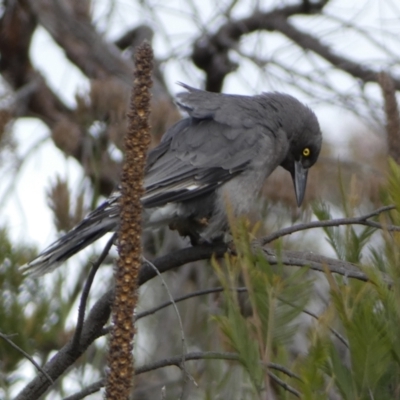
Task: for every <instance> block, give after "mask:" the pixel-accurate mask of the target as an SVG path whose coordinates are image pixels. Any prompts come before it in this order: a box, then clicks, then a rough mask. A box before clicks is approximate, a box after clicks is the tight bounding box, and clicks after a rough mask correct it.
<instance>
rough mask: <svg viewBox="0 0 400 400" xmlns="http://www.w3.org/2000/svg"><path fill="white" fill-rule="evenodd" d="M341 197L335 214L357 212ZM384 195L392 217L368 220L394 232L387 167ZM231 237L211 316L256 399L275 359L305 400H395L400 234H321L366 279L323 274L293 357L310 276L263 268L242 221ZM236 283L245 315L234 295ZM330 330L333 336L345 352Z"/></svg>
mask: <svg viewBox="0 0 400 400" xmlns="http://www.w3.org/2000/svg"><path fill="white" fill-rule="evenodd" d="M342 196H343V207H342V208H341V209H340V210H336V211H335V214H340V215H344V216H345V217H353V216H356V215H358V213H359V212H357V210H356V206H355V204H352V202H351V201H350V200H349V196H348V195H346V193H345V192H344V191H343V193H342ZM382 198H383V199H385V202H386V204H394V205H395V210H392V211H390V212H389V213H385V214H381V215H379V216H377V217H375V218H374V220H375V221H376V222H379V223H381V224H382V225H383V226H384V227H385V226H387V225H389V224H391V225H400V213H399V212H398V210H400V167H399V166H398V165H397V164H395V163H393V162H391V163H390V173H389V177H388V185H387V187H386V188H384V189H382ZM313 210H314V214H315V216H316V217H317V218H318V219H319V220H320V221H325V220H329V219H332V213H331V210H330V209H329V207H328V206H327V205H325V204H323V203H318V204H316V205H314V208H313ZM233 231H234V239H235V247H236V253H237V254H236V255H235V256H226V258H225V260H224V265H222V264H220V263H218V262H217V261H215V260H214V267H215V270H216V271H217V274H218V277H219V279H220V281H221V282H222V284H223V286H224V288H225V294H224V296H225V297H224V300H225V302H224V307H225V312H224V314H223V315H219V316H217V317H215V318H216V320H217V322H218V324H219V327H220V329H221V331H222V333H223V334H224V337H225V339H226V343H227V345H228V347H229V349H230V350H234V351H236V352H237V353H238V354H239V355H240V361H241V364H242V366H243V367H244V369H245V371H247V373H248V374H249V376H250V379H251V381H252V382H253V384H254V387H255V389H256V390H257V392H258V393H259V396H260V398H261V397H262V393H263V391H264V390H265V389H266V387H267V385H271V382H272V380H271V378H268V375H267V372H268V371H270V372H272V370H271V369H266V368H265V366H266V365H267V364H268V363H271V362H273V363H277V364H280V365H281V366H282V367H284V368H286V369H287V370H289V371H291V372H292V373H294V374H296V376H291V377H289V376H288V375H286V374H284V373H283V372H276V371H275V370H274V371H273V373H274V374H276V375H277V376H278V377H279V379H281V380H282V381H283V382H285V383H286V384H287V385H289V386H290V387H291V388H293V389H294V390H297V391H298V392H299V393H300V396H301V398H302V399H307V400H321V399H322V400H323V399H331V398H333V397H334V398H339V399H344V400H364V399H365V400H370V399H380V400H386V399H387V400H389V399H400V340H399V326H400V232H388V231H386V230H385V229H383V230H377V229H376V228H372V227H364V226H354V225H349V226H341V227H329V228H324V229H323V231H324V233H325V236H326V238H327V242H328V244H329V245H330V247H331V248H332V249H333V251H334V253H335V254H336V256H337V258H338V259H339V260H343V261H345V262H351V263H353V264H355V265H357V266H359V268H360V269H361V270H362V271H363V272H364V273H365V274H366V275H367V277H368V278H369V281H368V282H361V281H357V280H354V279H347V278H344V277H342V276H337V275H333V274H331V273H330V272H329V270H328V269H327V270H326V273H325V278H326V279H325V282H323V280H321V279H319V280H318V282H317V284H318V285H325V286H326V287H327V290H326V295H325V296H323V301H324V304H325V305H324V309H323V310H322V312H321V311H320V313H319V315H318V317H317V318H314V319H313V320H312V321H311V322H310V321H309V320H308V321H309V322H308V323H307V326H308V328H307V329H306V331H305V335H304V336H303V339H304V338H305V340H304V343H305V345H304V348H303V349H300V350H299V349H298V348H297V350H296V351H293V349H294V348H295V339H296V335H295V334H296V332H298V331H299V321H300V320H302V319H305V318H302V317H301V315H302V311H303V310H304V309H305V308H306V306H307V304H308V302H309V301H312V300H314V302H315V293H313V290H312V285H311V283H312V282H311V280H310V274H309V271H308V269H307V268H298V269H290V270H288V269H286V268H284V267H283V266H282V265H280V264H279V262H278V265H276V266H275V265H274V266H271V265H269V264H268V263H267V262H266V260H265V257H263V254H262V253H261V252H257V251H256V250H255V248H253V247H252V245H251V239H252V237H253V236H252V234H249V233H248V226H246V225H245V224H244V223H243V222H239V223H237V224H235V226H234V228H233ZM278 259H279V257H278ZM319 277H322V275H321V274H319ZM243 283H244V284H245V286H246V287H247V290H248V303H249V305H250V308H251V312H250V316H248V315H249V313H247V314H246V313H245V312H243V306H242V304H241V302H240V301H239V298H238V296H237V294H236V292H235V291H234V290H233V288H234V287H237V286H239V285H243ZM299 316H300V317H299ZM332 329H335V330H336V331H338V332H340V334H341V336H342V337H344V339H345V345H344V344H343V343H341V342H339V341H338V340H337V338H336V336H335V335H333V334H332ZM289 349H292V350H289ZM274 387H275V386H274ZM275 390H276V391H277V392H278V398H279V399H292V398H294V395H293V394H291V393H289V392H288V390H287V388H286V389H284V388H283V387H282V385H281V386H279V385H278V386H276V387H275ZM332 396H333V397H332Z"/></svg>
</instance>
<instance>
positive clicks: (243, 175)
mask: <svg viewBox="0 0 400 400" xmlns="http://www.w3.org/2000/svg"><path fill="white" fill-rule="evenodd" d="M180 85H181V86H183V87H184V88H185V89H186V90H187V91H186V92H183V93H179V94H178V95H177V104H178V106H179V107H180V108H181V109H182V110H184V111H186V112H187V113H188V115H189V116H188V117H187V118H184V119H181V120H180V121H179V122H177V123H176V124H175V125H173V126H172V127H171V128H170V129H169V130H167V132H166V133H165V134H164V136H163V138H162V140H161V142H160V143H159V145H158V146H157V147H155V148H154V149H153V150H151V151H150V152H149V154H148V158H147V165H146V171H145V180H144V187H145V195H144V196H143V197H142V204H143V208H144V215H143V223H144V226H145V227H150V228H154V227H159V226H161V225H167V224H168V225H170V227H172V228H174V229H177V230H178V231H179V233H180V234H181V235H183V236H189V237H190V238H191V239H192V242H201V241H206V242H210V241H213V240H215V239H218V238H221V237H222V236H223V235H224V233H225V232H226V231H227V229H228V223H227V215H226V205H227V202H229V205H230V208H231V210H232V212H233V214H234V215H236V216H238V215H241V214H244V213H246V212H248V211H249V210H250V209H251V207H252V204H253V203H254V198H255V197H256V196H257V195H258V194H259V192H260V190H261V188H262V186H263V183H264V181H265V179H266V178H267V177H268V176H269V175H270V174H271V173H272V172H273V171H274V170H275V169H276V168H277V167H278V166H282V167H283V168H285V169H286V170H288V171H289V172H290V174H291V176H292V179H293V183H294V189H295V194H296V200H297V204H298V205H299V206H300V205H301V203H302V201H303V198H304V192H305V188H306V183H307V173H308V170H309V168H310V167H311V166H312V165H313V164H314V163H315V162H316V161H317V158H318V155H319V153H320V149H321V142H322V135H321V130H320V127H319V124H318V120H317V118H316V116H315V114H314V113H313V112H312V111H311V110H310V109H309V108H308V107H306V106H305V105H303V104H302V103H301V102H299V101H298V100H297V99H295V98H294V97H292V96H290V95H287V94H283V93H275V92H274V93H263V94H261V95H257V96H239V95H227V94H218V93H210V92H206V91H203V90H198V89H194V88H192V87H190V86H187V85H185V84H180ZM119 197H120V193H119V192H118V191H117V192H115V193H114V194H113V195H112V196H111V197H110V198H109V199H108V200H106V201H105V202H104V203H103V204H102V205H100V206H99V207H98V208H97V209H95V210H94V211H92V212H91V213H90V214H88V216H87V217H86V218H85V219H83V220H82V222H81V223H79V224H78V225H77V226H76V227H75V228H73V229H72V230H71V231H69V232H68V233H66V234H65V235H64V236H62V237H61V238H60V239H59V240H57V241H56V242H55V243H53V244H52V245H51V246H50V247H48V248H47V249H46V250H44V251H43V252H42V253H41V254H39V256H38V257H37V258H35V259H34V260H33V261H31V262H29V263H28V264H26V265H25V266H23V267H22V268H23V270H24V271H25V272H27V273H30V274H32V275H36V276H38V275H42V274H44V273H47V272H50V271H51V270H53V269H54V268H56V267H57V266H59V265H60V264H61V263H62V262H64V261H65V260H67V259H68V258H69V257H71V256H72V255H74V254H75V253H77V252H79V251H80V250H82V249H83V248H85V247H86V246H88V245H89V244H91V243H93V242H94V241H95V240H97V239H99V238H100V237H102V236H103V235H104V234H106V233H107V232H112V231H116V230H117V229H118V225H119Z"/></svg>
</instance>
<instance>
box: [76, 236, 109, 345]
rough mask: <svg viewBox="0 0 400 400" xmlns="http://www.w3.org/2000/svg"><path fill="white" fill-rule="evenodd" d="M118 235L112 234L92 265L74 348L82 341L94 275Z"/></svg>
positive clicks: (79, 315) (81, 305)
mask: <svg viewBox="0 0 400 400" xmlns="http://www.w3.org/2000/svg"><path fill="white" fill-rule="evenodd" d="M116 237H117V234H116V233H114V234H113V235H112V237H111V238H110V240H109V241H108V242H107V244H106V246H105V247H104V249H103V251H102V253H101V254H100V257H99V258H98V259H97V261H96V262H95V263H94V264H93V265H92V268H91V269H90V272H89V275H88V277H87V279H86V282H85V286H84V288H83V290H82V295H81V300H80V303H79V309H78V320H77V323H76V329H75V333H74V337H73V339H72V347H73V348H76V347H77V346H79V341H80V338H81V334H82V328H83V322H84V320H85V311H86V303H87V299H88V296H89V292H90V289H91V287H92V283H93V280H94V277H95V276H96V273H97V271H98V269H99V267H100V265H101V264H102V263H103V261H104V260H105V258H106V257H107V255H108V253H109V252H110V249H111V246H112V245H113V243H114V240H115V238H116Z"/></svg>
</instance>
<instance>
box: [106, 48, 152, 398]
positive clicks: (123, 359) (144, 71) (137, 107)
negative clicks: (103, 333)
mask: <svg viewBox="0 0 400 400" xmlns="http://www.w3.org/2000/svg"><path fill="white" fill-rule="evenodd" d="M152 67H153V51H152V49H151V46H150V45H149V44H148V43H147V42H144V43H143V44H142V45H140V46H139V47H138V48H137V51H136V57H135V73H134V82H133V91H132V97H131V103H130V111H129V113H128V129H127V132H126V136H125V161H124V165H123V171H122V178H121V193H122V197H121V203H120V206H121V211H120V221H121V223H120V228H119V234H118V252H119V260H118V267H117V270H116V285H115V298H114V303H113V307H112V310H113V314H112V320H113V329H112V335H111V339H110V344H109V355H108V366H109V373H108V376H107V383H106V398H107V399H109V400H111V399H115V400H123V399H128V398H129V394H130V392H131V389H132V380H133V374H134V366H133V356H132V347H133V346H132V341H133V336H134V333H135V328H134V325H133V312H134V309H135V306H136V302H137V282H138V275H139V270H140V266H141V253H142V249H141V232H142V227H141V222H142V218H141V214H142V206H141V202H140V199H141V197H142V195H143V193H144V190H143V176H144V168H145V163H146V154H147V149H148V147H149V144H150V133H149V132H150V127H149V122H148V120H149V114H150V97H151V95H150V88H151V86H152V80H151V72H152Z"/></svg>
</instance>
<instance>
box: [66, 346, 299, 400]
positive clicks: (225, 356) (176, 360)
mask: <svg viewBox="0 0 400 400" xmlns="http://www.w3.org/2000/svg"><path fill="white" fill-rule="evenodd" d="M185 358H186V361H193V360H230V361H240V356H239V355H238V354H236V353H227V352H226V353H225V352H217V351H206V352H192V353H186V356H185ZM181 361H182V357H181V356H180V355H179V356H176V357H170V358H165V359H163V360H159V361H155V362H153V363H150V364H147V365H143V366H142V367H138V368H136V369H135V375H140V374H144V373H146V372H150V371H155V370H157V369H160V368H165V367H169V366H175V367H178V368H182V363H181ZM267 367H268V369H273V370H276V371H280V372H282V373H284V374H285V375H287V376H289V377H290V378H295V379H298V380H301V378H300V376H299V375H297V374H295V373H293V372H292V371H290V370H289V369H288V368H286V367H284V366H282V365H279V364H276V363H268V364H267ZM268 374H270V372H269V371H268ZM271 378H272V379H273V380H274V381H275V382H276V383H277V384H278V385H280V386H282V388H284V389H285V390H288V391H289V392H291V393H293V394H295V395H296V393H297V394H298V397H299V395H300V393H299V392H297V391H296V390H295V389H293V388H292V387H291V386H289V385H288V384H287V383H286V382H284V381H282V380H281V379H279V378H278V377H276V376H275V375H274V376H273V377H271ZM275 378H276V379H275ZM103 386H104V379H100V380H99V381H97V382H95V383H93V384H92V385H90V387H88V388H85V389H84V390H82V391H81V392H79V393H76V394H74V395H72V396H69V397H67V398H65V399H64V400H80V399H82V398H84V397H85V396H87V395H88V394H91V393H95V392H96V391H99V390H100V389H101V388H102V387H103ZM294 392H296V393H294Z"/></svg>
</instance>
